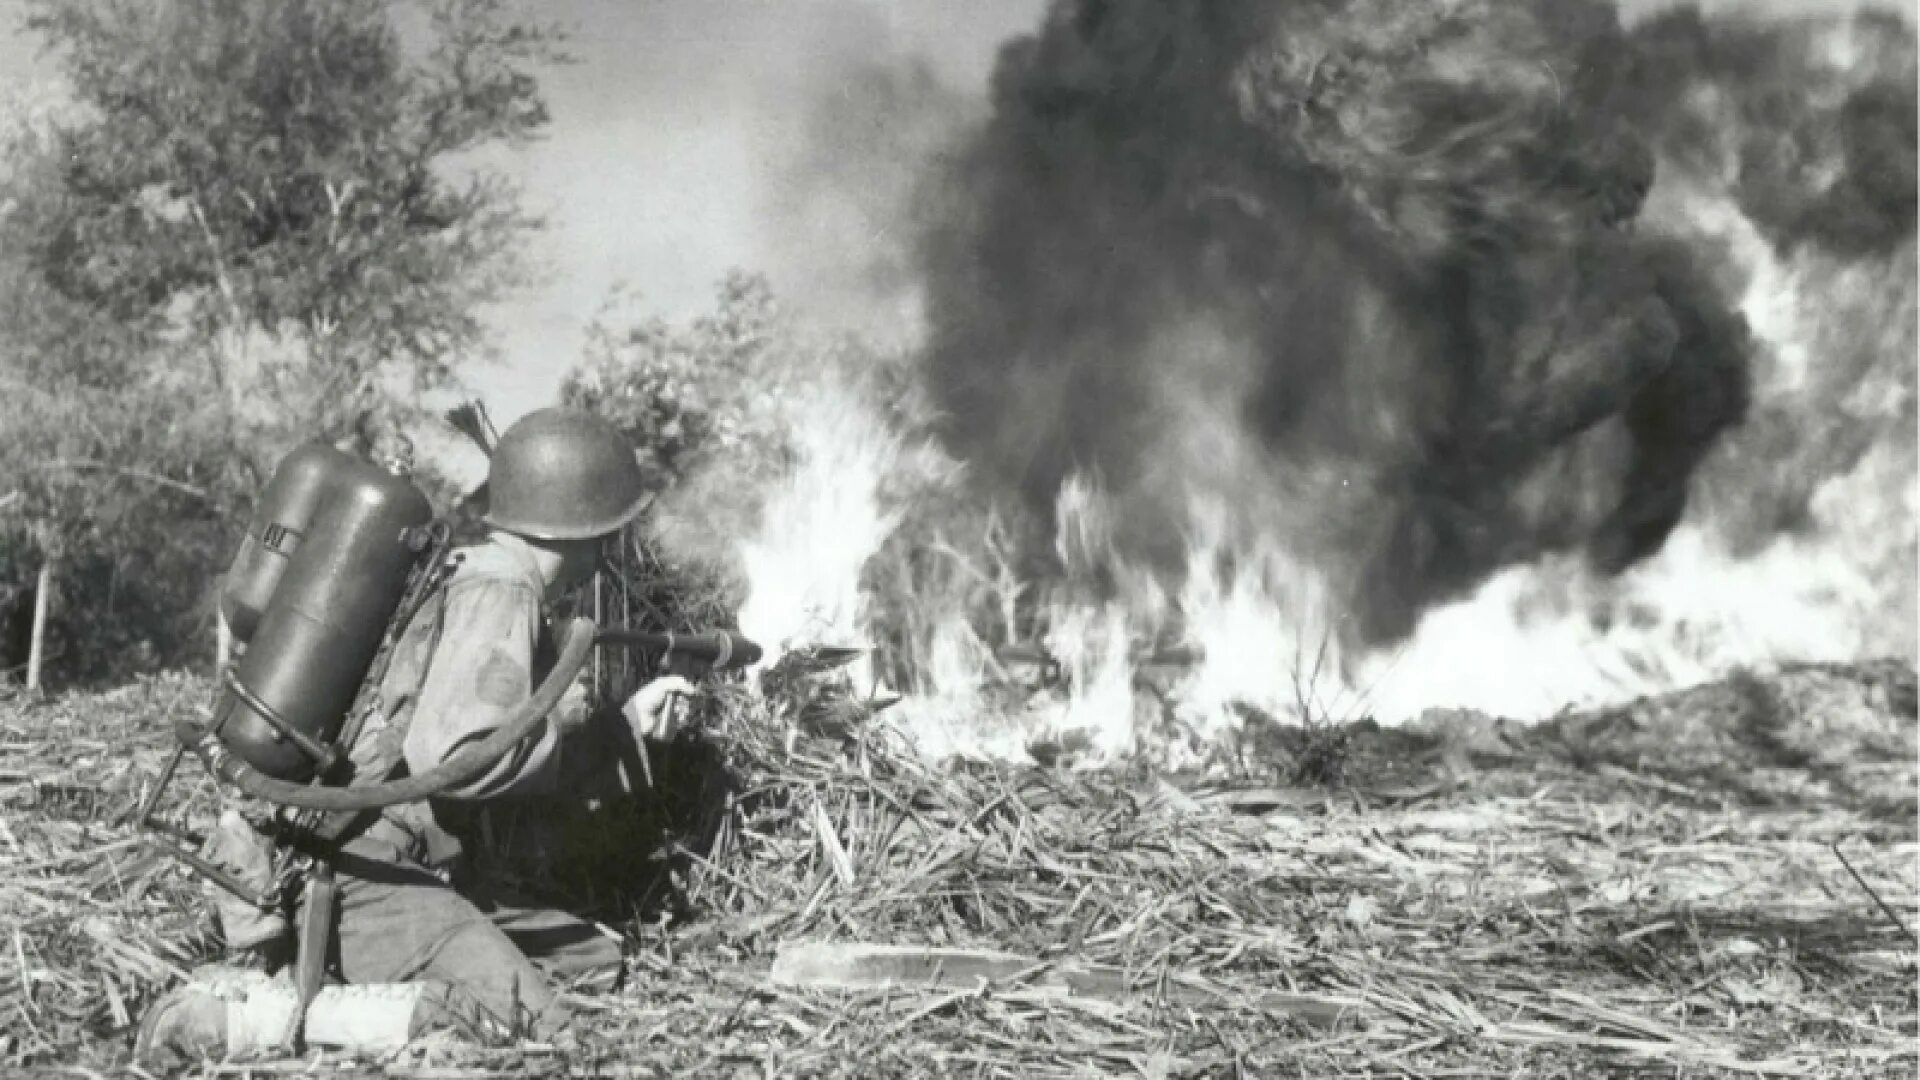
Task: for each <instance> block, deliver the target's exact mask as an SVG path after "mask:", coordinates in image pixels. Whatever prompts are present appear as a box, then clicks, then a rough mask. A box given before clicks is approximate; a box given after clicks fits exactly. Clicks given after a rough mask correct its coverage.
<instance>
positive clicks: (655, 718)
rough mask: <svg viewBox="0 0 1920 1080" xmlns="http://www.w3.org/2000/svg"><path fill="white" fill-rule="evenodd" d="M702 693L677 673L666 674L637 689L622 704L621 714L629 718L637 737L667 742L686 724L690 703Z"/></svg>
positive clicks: (628, 720)
mask: <svg viewBox="0 0 1920 1080" xmlns="http://www.w3.org/2000/svg"><path fill="white" fill-rule="evenodd" d="M699 692H700V691H699V689H698V688H696V687H695V686H694V685H693V684H692V683H690V682H688V681H687V680H686V679H683V678H681V677H680V676H678V675H667V676H663V677H661V678H658V679H655V680H653V681H652V682H650V683H648V684H647V685H645V686H643V687H641V688H640V689H639V690H636V691H635V692H634V695H633V696H632V697H630V698H628V699H627V703H626V704H625V705H622V706H620V715H622V716H624V717H626V718H627V724H628V725H629V726H631V727H632V728H633V735H634V738H636V739H655V740H658V741H660V742H666V741H668V740H670V739H672V738H673V737H674V736H675V735H678V734H679V733H680V729H681V728H682V727H683V726H685V724H686V718H687V705H688V702H689V700H690V699H691V698H692V697H693V696H694V695H695V694H698V693H699Z"/></svg>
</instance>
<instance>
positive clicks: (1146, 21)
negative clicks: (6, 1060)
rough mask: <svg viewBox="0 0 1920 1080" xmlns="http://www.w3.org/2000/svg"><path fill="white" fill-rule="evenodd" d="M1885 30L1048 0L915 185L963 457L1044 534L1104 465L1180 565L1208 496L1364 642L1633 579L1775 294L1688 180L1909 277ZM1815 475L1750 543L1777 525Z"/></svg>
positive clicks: (1899, 43)
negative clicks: (1485, 589) (925, 220)
mask: <svg viewBox="0 0 1920 1080" xmlns="http://www.w3.org/2000/svg"><path fill="white" fill-rule="evenodd" d="M1870 18H1877V17H1870ZM1889 27H1891V28H1892V29H1893V31H1894V32H1892V33H1885V34H1882V33H1865V32H1862V33H1856V34H1853V35H1851V36H1850V37H1848V38H1847V39H1846V40H1845V41H1840V40H1839V39H1835V38H1833V37H1832V36H1831V35H1829V34H1824V32H1823V31H1822V30H1821V28H1819V27H1815V26H1813V25H1812V24H1799V23H1796V24H1791V25H1780V24H1768V25H1760V24H1729V25H1722V24H1719V23H1712V24H1710V23H1708V22H1705V21H1703V20H1702V19H1700V18H1699V17H1697V16H1691V15H1687V14H1678V15H1669V16H1664V17H1661V18H1659V19H1656V20H1653V21H1651V22H1648V23H1644V24H1641V25H1639V26H1636V27H1634V28H1632V29H1626V28H1623V27H1622V25H1621V23H1620V21H1619V17H1618V15H1617V14H1616V12H1615V10H1614V9H1613V7H1612V6H1611V5H1610V4H1608V3H1603V2H1600V0H1526V2H1520V0H1460V2H1457V3H1448V4H1432V5H1427V4H1415V5H1408V4H1404V3H1399V2H1397V0H1356V2H1351V3H1332V2H1320V0H1299V2H1292V3H1269V2H1259V0H1231V2H1222V3H1216V4H1207V5H1168V4H1161V3H1155V2H1150V0H1060V2H1059V3H1057V4H1056V5H1055V7H1054V9H1053V11H1052V12H1051V14H1050V15H1049V17H1048V18H1047V20H1046V22H1045V24H1044V25H1043V27H1042V28H1041V29H1040V30H1039V31H1038V32H1037V33H1036V34H1034V35H1033V36H1031V37H1027V38H1024V39H1020V40H1017V41H1015V42H1013V43H1012V44H1010V45H1009V46H1008V47H1007V48H1006V49H1005V50H1004V51H1003V53H1002V56H1001V60H1000V63H999V66H998V69H997V71H996V73H995V77H994V84H993V100H992V108H993V113H992V116H991V118H990V120H989V121H988V122H987V123H986V124H985V126H984V127H983V128H982V129H981V131H980V133H979V134H978V136H977V138H976V139H974V141H973V142H972V143H971V144H970V145H969V146H968V147H967V148H966V150H965V152H964V153H963V154H961V155H960V156H959V158H958V160H957V161H956V163H955V164H954V166H953V167H952V168H951V169H950V170H949V171H948V172H947V173H946V175H944V176H943V177H942V179H941V181H940V183H939V184H938V185H937V186H936V187H935V189H934V190H933V192H932V194H931V196H930V198H931V200H932V204H933V205H934V207H935V208H936V209H937V211H938V221H939V223H938V224H937V225H936V226H935V227H933V228H932V229H931V231H930V232H929V233H928V235H927V236H926V238H925V242H924V245H923V248H922V251H921V262H922V269H923V272H924V275H925V281H926V288H927V290H928V291H927V311H928V313H929V319H930V322H931V326H930V330H931V334H932V340H931V344H930V347H929V349H928V351H927V355H928V360H927V365H928V367H927V372H928V376H929V384H930V387H931V389H932V392H933V394H934V397H935V399H936V401H937V403H938V404H939V405H940V407H941V408H942V409H943V410H944V411H945V414H946V416H947V419H948V428H947V437H948V439H949V442H950V443H951V445H952V446H954V447H955V448H956V450H957V451H958V452H959V453H961V454H962V456H964V457H965V458H967V459H968V460H970V461H971V462H973V463H974V464H975V466H976V467H977V468H978V469H979V470H981V471H982V472H983V473H984V474H985V475H987V476H989V477H991V478H995V479H997V480H999V481H1000V482H1002V483H1006V484H1009V485H1012V486H1014V487H1015V488H1016V489H1017V490H1019V491H1021V492H1023V493H1024V494H1025V495H1026V497H1027V498H1028V499H1029V500H1030V502H1031V503H1032V505H1033V506H1034V507H1035V508H1036V509H1040V510H1045V509H1046V508H1048V507H1050V506H1051V504H1052V501H1053V500H1054V498H1055V497H1056V494H1057V492H1058V491H1059V490H1060V488H1061V485H1062V482H1063V481H1064V480H1066V478H1067V477H1069V476H1071V475H1075V474H1083V475H1090V476H1092V477H1094V478H1095V479H1096V480H1097V482H1098V483H1099V484H1100V485H1101V486H1102V487H1104V488H1105V489H1106V490H1107V491H1108V492H1109V493H1110V494H1111V495H1112V496H1114V498H1115V499H1116V500H1117V506H1118V510H1117V514H1118V517H1119V519H1120V523H1121V525H1120V527H1121V531H1122V537H1121V539H1122V542H1123V544H1124V545H1125V546H1126V548H1127V551H1128V554H1130V555H1133V556H1136V557H1141V558H1146V559H1151V560H1157V561H1159V562H1160V563H1161V564H1162V565H1164V566H1167V567H1169V568H1177V567H1178V565H1179V564H1178V560H1179V558H1180V556H1181V554H1182V552H1184V551H1185V550H1186V548H1187V546H1188V544H1187V537H1185V536H1183V535H1182V530H1183V529H1184V528H1185V523H1187V522H1189V521H1191V520H1193V513H1194V509H1195V503H1196V502H1202V503H1206V504H1208V505H1209V506H1210V507H1211V508H1213V509H1214V510H1217V509H1218V508H1221V507H1224V508H1226V510H1227V511H1228V512H1230V513H1231V515H1232V516H1233V518H1234V519H1235V520H1234V527H1236V528H1237V529H1239V530H1241V531H1242V532H1245V533H1250V534H1255V535H1259V536H1263V537H1268V538H1272V539H1276V540H1278V541H1279V542H1280V543H1282V544H1283V545H1284V546H1285V547H1286V548H1287V549H1288V550H1290V551H1292V552H1294V553H1295V554H1297V555H1298V556H1299V557H1301V558H1302V559H1304V560H1305V561H1307V562H1308V563H1309V564H1310V565H1313V566H1315V567H1317V568H1319V570H1320V571H1321V572H1322V573H1323V574H1324V575H1325V576H1326V577H1327V579H1328V580H1329V581H1330V582H1331V583H1332V585H1333V586H1334V588H1335V590H1336V592H1337V593H1338V594H1339V595H1341V596H1342V597H1344V598H1345V600H1346V604H1345V607H1346V608H1347V610H1348V611H1349V613H1350V616H1351V623H1350V624H1349V625H1348V626H1347V627H1346V631H1347V633H1348V634H1350V635H1351V636H1352V637H1353V638H1355V639H1357V640H1359V641H1362V642H1366V643H1374V644H1378V643H1384V642H1390V641H1393V640H1397V639H1400V638H1402V637H1404V636H1406V635H1407V634H1409V633H1410V632H1411V631H1412V630H1413V628H1414V626H1415V624H1416V623H1417V621H1418V617H1419V616H1420V614H1421V613H1422V612H1423V611H1425V610H1427V609H1428V608H1430V607H1431V606H1433V605H1435V604H1436V603H1439V602H1442V601H1445V600H1448V599H1453V598H1457V597H1459V596H1462V595H1464V594H1465V593H1466V592H1467V591H1468V590H1470V589H1471V588H1472V587H1473V586H1475V585H1476V584H1478V583H1480V582H1481V581H1483V580H1485V579H1486V578H1487V577H1488V576H1489V575H1490V574H1492V573H1493V572H1495V571H1497V570H1499V569H1501V568H1503V567H1507V566H1512V565H1517V564H1523V563H1530V562H1533V561H1535V560H1538V559H1540V558H1542V557H1543V556H1547V555H1550V554H1576V555H1579V556H1581V557H1583V558H1584V559H1585V560H1586V561H1588V562H1589V564H1590V565H1592V566H1593V567H1595V568H1596V569H1598V570H1599V571H1601V572H1603V573H1610V572H1616V571H1618V570H1621V569H1623V568H1625V567H1628V566H1630V565H1633V564H1634V563H1636V562H1637V561H1639V560H1641V559H1644V558H1645V557H1647V556H1648V555H1649V554H1651V553H1653V552H1654V551H1656V550H1658V549H1659V548H1660V546H1661V544H1662V542H1663V541H1664V540H1665V539H1666V538H1667V536H1668V535H1669V534H1670V533H1671V532H1672V530H1673V529H1674V528H1675V526H1676V524H1677V523H1678V522H1679V521H1680V520H1681V517H1682V514H1683V513H1684V512H1685V511H1686V510H1687V508H1688V504H1689V499H1690V496H1692V495H1693V494H1694V488H1695V487H1696V485H1695V483H1694V481H1695V479H1696V477H1697V474H1698V472H1699V471H1700V470H1701V468H1702V467H1703V463H1704V462H1707V461H1708V460H1709V457H1710V455H1711V454H1712V453H1713V452H1714V451H1715V449H1716V447H1717V446H1720V445H1723V444H1724V443H1725V442H1726V439H1727V436H1728V433H1729V432H1730V431H1732V430H1734V429H1736V428H1737V427H1738V426H1739V425H1741V424H1742V423H1743V421H1745V420H1747V419H1748V416H1749V412H1750V410H1752V408H1753V401H1754V389H1755V378H1756V370H1755V364H1756V361H1755V360H1754V356H1755V353H1756V349H1755V345H1754V337H1753V331H1752V329H1751V328H1750V326H1749V322H1748V319H1747V318H1746V317H1745V315H1744V314H1743V313H1742V312H1740V311H1738V310H1736V302H1737V301H1738V300H1739V298H1740V297H1741V295H1742V294H1743V290H1749V288H1750V286H1751V282H1750V281H1748V280H1745V278H1744V277H1743V276H1742V275H1743V273H1744V272H1741V273H1736V272H1734V271H1733V270H1731V269H1729V266H1730V264H1731V261H1732V260H1731V256H1729V255H1728V254H1727V253H1726V252H1724V251H1718V250H1716V249H1715V248H1714V247H1713V246H1712V245H1711V244H1707V243H1704V242H1703V241H1702V239H1701V235H1702V234H1700V233H1699V232H1698V231H1697V230H1696V231H1689V230H1688V229H1686V228H1680V227H1670V226H1676V224H1677V223H1683V222H1682V221H1681V219H1683V218H1684V217H1685V211H1684V207H1682V208H1681V209H1679V210H1675V209H1674V208H1673V207H1674V206H1676V205H1680V204H1678V203H1671V200H1669V202H1670V205H1668V207H1667V209H1666V210H1664V211H1663V210H1661V208H1660V206H1657V205H1655V204H1654V203H1653V202H1650V201H1649V193H1650V191H1653V190H1654V189H1655V186H1656V183H1660V185H1661V190H1662V191H1663V192H1664V191H1666V190H1667V189H1668V187H1669V186H1670V183H1671V182H1674V181H1677V180H1683V179H1687V178H1692V179H1693V181H1695V182H1696V183H1697V184H1698V185H1700V186H1702V188H1703V189H1711V190H1715V191H1721V190H1731V191H1733V192H1734V193H1735V195H1736V198H1737V200H1738V202H1739V205H1740V207H1741V209H1742V210H1743V211H1744V212H1745V214H1746V215H1748V216H1749V217H1750V218H1751V219H1752V220H1753V221H1755V222H1757V223H1759V225H1760V227H1761V228H1762V230H1763V231H1764V234H1765V237H1766V240H1767V242H1768V243H1769V244H1770V245H1771V246H1772V247H1773V248H1774V249H1775V250H1776V251H1777V252H1780V253H1783V254H1784V253H1788V252H1792V251H1795V250H1798V249H1801V248H1815V249H1818V250H1819V251H1821V252H1825V253H1828V254H1829V255H1831V257H1833V258H1835V259H1843V260H1845V259H1858V258H1865V257H1871V256H1885V255H1886V254H1887V252H1888V251H1890V250H1899V251H1904V252H1905V253H1906V255H1905V257H1906V258H1907V259H1908V261H1910V260H1911V251H1912V247H1911V243H1912V240H1911V237H1912V232H1913V226H1914V193H1913V192H1914V184H1913V160H1914V153H1915V148H1914V119H1913V116H1914V114H1913V107H1912V97H1911V85H1912V78H1913V68H1912V55H1913V43H1912V35H1911V31H1910V30H1908V29H1905V28H1904V27H1902V26H1901V25H1900V24H1899V21H1898V20H1897V19H1896V20H1893V21H1892V22H1891V23H1889V24H1886V25H1877V26H1875V27H1869V29H1877V30H1885V29H1888V28H1889ZM1848 48H1850V49H1855V50H1865V51H1870V52H1872V53H1873V55H1871V56H1866V55H1864V53H1863V55H1862V56H1860V57H1851V58H1849V57H1842V58H1840V59H1841V60H1842V61H1843V62H1840V63H1836V62H1835V57H1834V55H1833V50H1835V49H1848ZM1850 61H1858V62H1850ZM1868 61H1870V63H1869V62H1868ZM1834 71H1839V72H1842V73H1844V72H1854V73H1855V74H1853V75H1851V76H1846V77H1842V76H1840V75H1834V74H1832V72H1834ZM1862 72H1864V73H1865V74H1860V73H1862ZM1823 73H1825V74H1823ZM1657 201H1658V200H1655V202H1657ZM1896 276H1897V277H1900V278H1902V279H1903V280H1904V281H1905V282H1906V283H1907V290H1908V292H1909V293H1910V292H1911V281H1912V272H1911V269H1910V268H1909V269H1907V270H1906V271H1905V272H1904V274H1903V275H1896ZM1855 352H1857V353H1860V354H1862V355H1865V356H1867V357H1869V358H1880V357H1884V355H1885V354H1884V351H1883V350H1879V349H1877V348H1874V347H1865V348H1861V349H1856V350H1855ZM1903 362H1904V361H1903ZM1855 366H1857V367H1861V368H1862V370H1863V371H1864V370H1865V369H1867V368H1872V369H1874V370H1879V369H1882V368H1884V367H1885V364H1884V363H1883V362H1882V361H1881V360H1880V359H1868V360H1862V361H1860V362H1859V363H1858V364H1857V365H1855ZM1763 374H1764V372H1763ZM1856 374H1857V375H1858V377H1850V378H1839V379H1838V380H1837V385H1838V387H1839V389H1837V390H1835V391H1834V392H1835V393H1836V394H1838V393H1841V392H1842V391H1845V390H1848V389H1852V388H1856V387H1858V386H1859V385H1861V384H1862V382H1863V380H1864V379H1865V375H1864V374H1859V373H1856ZM1828 381H1829V382H1833V381H1835V380H1831V379H1830V380H1828ZM1909 382H1910V380H1909ZM1905 408H1906V411H1907V412H1908V413H1910V412H1911V395H1910V393H1909V395H1908V401H1907V404H1906V406H1905ZM1906 422H1907V423H1908V425H1909V426H1911V421H1910V419H1909V420H1907V421H1906ZM1774 436H1775V438H1774V442H1775V443H1778V442H1779V441H1780V437H1781V433H1780V432H1779V431H1775V432H1774ZM1799 441H1800V440H1799V439H1798V437H1797V434H1796V436H1795V437H1794V438H1789V439H1787V442H1789V443H1794V444H1797V443H1799ZM1838 441H1840V442H1845V440H1844V439H1841V440H1838ZM1848 450H1849V448H1848V447H1847V446H1837V447H1834V448H1831V449H1830V450H1827V451H1822V452H1820V453H1819V454H1818V455H1816V456H1817V457H1818V458H1819V460H1818V461H1812V462H1801V464H1806V465H1810V470H1803V471H1810V472H1811V473H1812V474H1818V473H1820V472H1821V471H1822V470H1823V469H1826V468H1828V467H1829V466H1833V465H1835V463H1836V462H1839V464H1842V465H1844V464H1845V462H1844V460H1841V459H1844V458H1845V457H1846V454H1847V452H1848ZM1860 452H1864V450H1862V451H1860ZM1754 453H1755V454H1757V455H1759V457H1760V458H1761V459H1763V460H1772V459H1769V458H1768V454H1769V453H1770V451H1767V449H1766V448H1765V447H1759V448H1755V450H1754ZM1791 453H1798V454H1801V455H1802V456H1805V454H1806V453H1807V452H1805V451H1792V452H1791ZM1786 456H1791V455H1790V453H1789V451H1786V450H1779V451H1778V453H1774V454H1773V458H1776V459H1777V458H1782V457H1786ZM1855 457H1856V458H1857V457H1858V454H1857V453H1856V454H1855ZM1788 486H1792V485H1788ZM1816 486H1817V485H1816V484H1812V483H1807V484H1802V485H1800V486H1799V487H1798V488H1797V489H1795V490H1794V491H1783V492H1781V493H1780V497H1779V498H1777V499H1773V500H1770V501H1769V502H1770V505H1774V506H1775V507H1776V508H1779V514H1777V515H1776V517H1775V519H1774V520H1771V521H1760V522H1749V527H1751V528H1753V529H1755V530H1757V531H1758V532H1760V533H1766V532H1768V531H1769V530H1778V529H1785V528H1790V527H1791V521H1790V520H1788V519H1790V518H1791V516H1792V515H1791V513H1790V509H1791V504H1792V502H1793V498H1794V497H1795V496H1796V495H1797V496H1798V497H1800V498H1801V499H1802V500H1804V499H1806V498H1810V497H1811V493H1812V491H1813V490H1814V488H1815V487H1816Z"/></svg>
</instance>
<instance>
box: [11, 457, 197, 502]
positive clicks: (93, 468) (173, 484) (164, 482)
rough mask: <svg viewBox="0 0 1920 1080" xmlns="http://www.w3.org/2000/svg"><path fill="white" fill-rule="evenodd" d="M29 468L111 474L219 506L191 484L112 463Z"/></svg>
mask: <svg viewBox="0 0 1920 1080" xmlns="http://www.w3.org/2000/svg"><path fill="white" fill-rule="evenodd" d="M29 468H31V469H33V470H34V471H36V472H54V471H58V470H65V471H68V472H106V473H113V474H115V475H117V476H124V477H127V478H128V479H131V480H144V481H146V482H147V483H149V484H156V485H158V486H160V487H164V488H169V489H171V490H173V491H178V492H180V493H181V494H183V495H192V496H193V497H194V498H196V499H199V500H200V501H202V502H204V503H206V504H208V505H209V506H218V505H219V501H218V500H217V499H215V498H214V497H213V494H212V493H211V492H209V491H208V490H207V489H206V488H203V487H196V486H194V485H192V484H188V483H184V482H182V481H179V480H175V479H173V478H172V477H170V476H161V475H160V474H158V473H151V472H147V471H146V470H144V469H130V468H128V467H126V466H124V465H115V464H113V463H112V462H107V461H95V460H92V459H90V458H59V459H56V460H54V461H47V462H42V463H41V464H38V465H32V466H29ZM18 494H19V492H17V491H16V492H14V495H18ZM12 497H13V496H11V495H10V496H8V498H12Z"/></svg>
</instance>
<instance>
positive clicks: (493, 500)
mask: <svg viewBox="0 0 1920 1080" xmlns="http://www.w3.org/2000/svg"><path fill="white" fill-rule="evenodd" d="M651 498H652V496H651V494H650V493H649V492H648V491H647V487H646V481H645V478H644V477H643V476H642V475H641V472H640V466H639V463H638V462H636V461H635V460H634V457H633V447H632V446H631V445H629V444H628V442H627V440H626V439H624V438H622V437H621V435H620V433H619V432H618V431H616V430H614V428H613V426H612V425H611V424H608V423H607V422H606V421H604V420H602V419H600V418H599V417H597V416H594V415H593V414H592V413H587V412H581V411H580V410H578V409H541V410H539V411H538V412H532V413H528V414H527V415H526V416H524V417H522V418H521V419H520V420H519V421H518V422H516V423H515V424H514V425H513V426H512V427H510V428H508V429H507V431H506V434H504V435H502V436H500V444H499V445H498V446H496V447H494V450H493V463H492V465H491V467H490V468H489V470H488V473H487V515H486V517H485V518H483V519H482V520H484V521H485V522H486V523H487V524H488V525H491V526H493V527H494V528H496V529H504V530H506V531H507V532H512V533H519V534H520V535H521V536H530V537H534V538H536V539H540V540H578V539H585V538H587V537H593V536H604V535H606V534H608V533H611V532H614V531H616V530H618V529H620V528H621V527H622V526H624V525H626V523H627V522H629V521H632V520H633V519H634V516H635V515H637V514H639V513H640V511H641V510H643V509H645V508H646V505H647V503H648V502H649V501H650V500H651Z"/></svg>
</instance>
